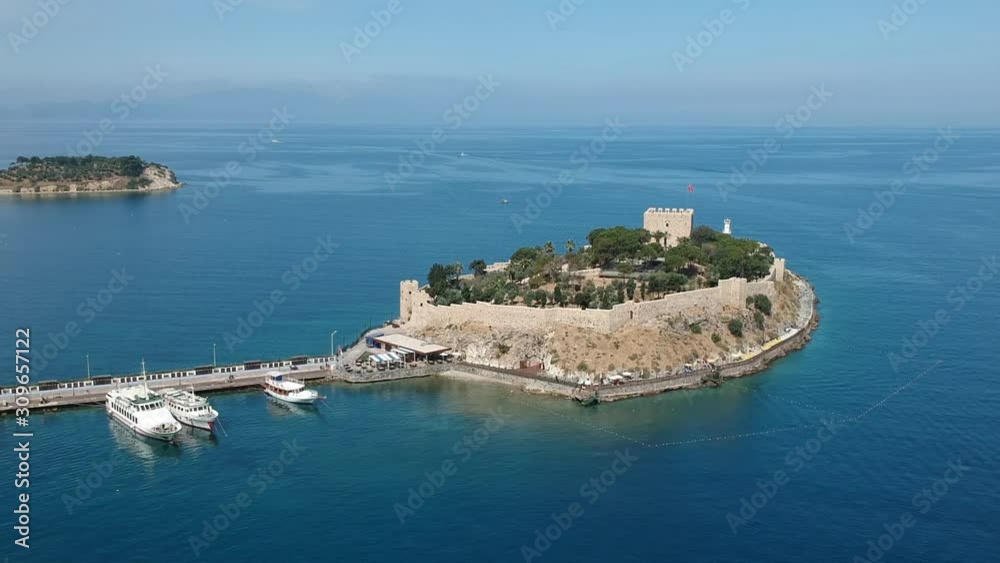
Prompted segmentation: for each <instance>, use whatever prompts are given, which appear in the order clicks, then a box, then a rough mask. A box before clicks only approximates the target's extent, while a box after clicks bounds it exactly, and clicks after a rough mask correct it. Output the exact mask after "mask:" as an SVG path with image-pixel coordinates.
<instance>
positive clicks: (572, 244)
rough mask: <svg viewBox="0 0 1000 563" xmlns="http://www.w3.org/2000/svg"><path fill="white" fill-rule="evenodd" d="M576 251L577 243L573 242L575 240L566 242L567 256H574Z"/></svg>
mask: <svg viewBox="0 0 1000 563" xmlns="http://www.w3.org/2000/svg"><path fill="white" fill-rule="evenodd" d="M574 250H576V243H575V242H573V239H569V240H568V241H566V254H573V251H574Z"/></svg>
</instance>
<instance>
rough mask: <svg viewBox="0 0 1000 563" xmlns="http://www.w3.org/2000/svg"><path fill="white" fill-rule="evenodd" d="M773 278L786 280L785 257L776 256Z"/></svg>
mask: <svg viewBox="0 0 1000 563" xmlns="http://www.w3.org/2000/svg"><path fill="white" fill-rule="evenodd" d="M771 279H773V280H774V281H776V282H783V281H785V259H784V258H775V259H774V267H772V268H771Z"/></svg>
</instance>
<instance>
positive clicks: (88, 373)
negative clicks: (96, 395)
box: [87, 354, 90, 379]
mask: <svg viewBox="0 0 1000 563" xmlns="http://www.w3.org/2000/svg"><path fill="white" fill-rule="evenodd" d="M87 379H90V354H87Z"/></svg>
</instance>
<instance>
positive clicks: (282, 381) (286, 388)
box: [264, 371, 320, 404]
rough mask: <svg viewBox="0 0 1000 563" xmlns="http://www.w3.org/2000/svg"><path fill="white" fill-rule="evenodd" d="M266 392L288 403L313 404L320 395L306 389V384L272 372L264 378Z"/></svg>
mask: <svg viewBox="0 0 1000 563" xmlns="http://www.w3.org/2000/svg"><path fill="white" fill-rule="evenodd" d="M264 392H265V393H267V394H268V395H270V396H272V397H274V398H275V399H278V400H279V401H285V402H286V403H300V404H312V403H313V402H314V401H316V399H319V398H320V396H319V393H318V392H317V391H315V390H313V389H306V384H305V383H302V382H301V381H299V380H298V379H292V378H290V377H288V376H286V375H285V374H283V373H281V372H278V371H272V372H269V373H268V374H267V377H265V378H264Z"/></svg>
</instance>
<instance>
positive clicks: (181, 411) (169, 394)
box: [162, 389, 219, 431]
mask: <svg viewBox="0 0 1000 563" xmlns="http://www.w3.org/2000/svg"><path fill="white" fill-rule="evenodd" d="M162 393H163V399H164V400H165V401H166V403H167V408H168V409H170V414H172V415H173V416H174V418H176V419H177V421H178V422H180V423H181V424H187V425H188V426H193V427H195V428H201V429H202V430H208V431H211V430H212V428H213V427H214V426H215V421H216V419H218V418H219V413H218V411H216V410H215V409H214V408H212V405H210V404H209V402H208V399H206V398H204V397H199V396H198V395H195V394H194V393H193V392H191V391H184V390H183V389H164V390H163V391H162Z"/></svg>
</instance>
